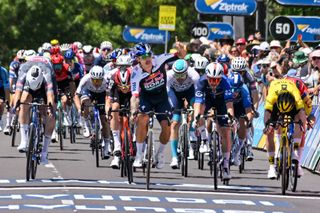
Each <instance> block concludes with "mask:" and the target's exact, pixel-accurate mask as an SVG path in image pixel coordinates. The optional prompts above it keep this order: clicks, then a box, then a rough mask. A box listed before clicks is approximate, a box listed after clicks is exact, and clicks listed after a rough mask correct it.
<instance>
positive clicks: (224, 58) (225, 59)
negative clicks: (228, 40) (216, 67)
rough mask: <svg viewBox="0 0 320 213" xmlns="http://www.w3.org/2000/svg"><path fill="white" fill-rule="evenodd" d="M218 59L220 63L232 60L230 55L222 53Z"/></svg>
mask: <svg viewBox="0 0 320 213" xmlns="http://www.w3.org/2000/svg"><path fill="white" fill-rule="evenodd" d="M217 61H218V62H219V63H229V62H230V58H229V57H228V55H226V54H221V55H219V57H218V58H217Z"/></svg>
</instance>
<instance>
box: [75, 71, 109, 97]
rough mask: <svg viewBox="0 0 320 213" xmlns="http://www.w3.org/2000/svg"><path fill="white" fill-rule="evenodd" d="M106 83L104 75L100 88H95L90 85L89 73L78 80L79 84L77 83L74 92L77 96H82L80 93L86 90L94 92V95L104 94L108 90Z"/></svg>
mask: <svg viewBox="0 0 320 213" xmlns="http://www.w3.org/2000/svg"><path fill="white" fill-rule="evenodd" d="M107 82H108V79H107V75H104V78H103V81H102V84H101V86H99V87H95V86H94V85H93V84H92V81H91V76H90V73H88V74H86V75H85V76H84V77H83V78H82V79H81V80H80V83H79V86H78V88H77V90H76V93H77V94H82V92H83V91H86V90H88V91H90V92H94V93H102V92H105V91H107V89H108V84H107Z"/></svg>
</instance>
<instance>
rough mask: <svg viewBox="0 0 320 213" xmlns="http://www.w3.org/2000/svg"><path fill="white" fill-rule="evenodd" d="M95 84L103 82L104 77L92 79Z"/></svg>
mask: <svg viewBox="0 0 320 213" xmlns="http://www.w3.org/2000/svg"><path fill="white" fill-rule="evenodd" d="M91 81H92V83H93V84H101V83H102V81H103V79H91Z"/></svg>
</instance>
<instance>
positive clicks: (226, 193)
mask: <svg viewBox="0 0 320 213" xmlns="http://www.w3.org/2000/svg"><path fill="white" fill-rule="evenodd" d="M61 189H68V190H94V191H98V190H100V191H130V192H145V193H155V192H156V193H168V194H169V193H170V194H207V195H231V196H235V195H237V196H244V197H255V196H256V197H269V198H280V199H303V200H320V197H313V196H288V195H269V194H255V193H248V194H245V193H243V194H242V193H231V192H199V191H168V190H145V189H128V188H126V189H121V188H98V187H71V186H65V187H14V188H0V191H16V190H17V191H18V190H35V191H37V190H61Z"/></svg>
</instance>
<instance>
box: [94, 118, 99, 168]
mask: <svg viewBox="0 0 320 213" xmlns="http://www.w3.org/2000/svg"><path fill="white" fill-rule="evenodd" d="M94 132H95V138H94V152H95V156H96V167H99V121H98V119H94Z"/></svg>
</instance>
